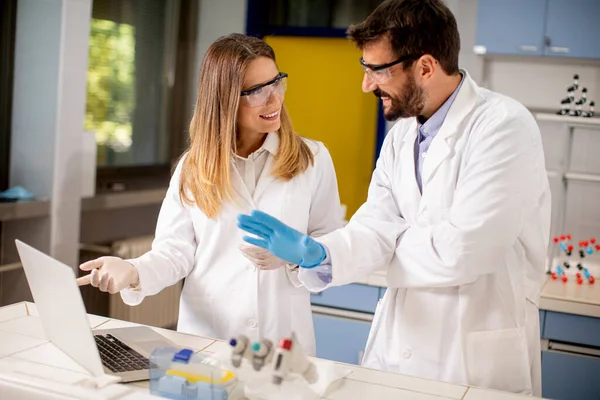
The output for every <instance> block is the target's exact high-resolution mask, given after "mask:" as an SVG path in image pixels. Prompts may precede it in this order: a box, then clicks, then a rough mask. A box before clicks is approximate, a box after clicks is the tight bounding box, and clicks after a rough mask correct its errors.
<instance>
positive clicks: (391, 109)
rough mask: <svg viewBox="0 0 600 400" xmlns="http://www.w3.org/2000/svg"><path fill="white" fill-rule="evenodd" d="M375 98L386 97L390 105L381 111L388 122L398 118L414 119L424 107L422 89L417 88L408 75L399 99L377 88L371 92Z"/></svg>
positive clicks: (413, 80)
mask: <svg viewBox="0 0 600 400" xmlns="http://www.w3.org/2000/svg"><path fill="white" fill-rule="evenodd" d="M373 94H375V96H377V97H380V98H381V97H387V98H389V99H390V104H389V106H388V107H387V108H384V110H383V116H384V118H385V119H386V120H388V121H395V120H397V119H400V118H409V117H416V116H418V115H419V114H421V113H422V111H423V108H424V106H425V92H424V90H423V88H422V87H420V86H417V83H416V82H415V78H413V77H412V76H411V75H408V80H407V81H406V83H405V84H404V87H403V88H402V91H401V94H400V97H393V96H391V95H390V94H389V93H386V92H384V91H382V90H381V89H379V88H377V89H375V90H374V91H373Z"/></svg>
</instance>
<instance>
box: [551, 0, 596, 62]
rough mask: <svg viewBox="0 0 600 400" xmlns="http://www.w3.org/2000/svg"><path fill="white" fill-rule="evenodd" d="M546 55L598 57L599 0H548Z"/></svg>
mask: <svg viewBox="0 0 600 400" xmlns="http://www.w3.org/2000/svg"><path fill="white" fill-rule="evenodd" d="M546 35H547V36H548V39H549V43H548V46H547V47H546V55H552V56H559V57H581V58H600V1H598V0H569V1H566V0H548V18H547V27H546Z"/></svg>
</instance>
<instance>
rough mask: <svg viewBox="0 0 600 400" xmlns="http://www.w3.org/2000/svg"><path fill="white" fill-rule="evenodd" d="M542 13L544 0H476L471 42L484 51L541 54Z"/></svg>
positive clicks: (542, 41) (544, 12)
mask: <svg viewBox="0 0 600 400" xmlns="http://www.w3.org/2000/svg"><path fill="white" fill-rule="evenodd" d="M563 1H564V0H563ZM591 1H594V0H591ZM545 17H546V0H526V1H523V0H502V1H499V0H479V5H478V10H477V37H476V40H475V44H476V45H477V46H484V47H485V48H486V53H488V54H531V55H543V54H544V24H545ZM570 26H571V28H573V25H570Z"/></svg>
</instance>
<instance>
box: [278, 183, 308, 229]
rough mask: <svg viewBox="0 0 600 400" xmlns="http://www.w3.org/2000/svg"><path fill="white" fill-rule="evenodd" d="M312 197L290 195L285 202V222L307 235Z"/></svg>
mask: <svg viewBox="0 0 600 400" xmlns="http://www.w3.org/2000/svg"><path fill="white" fill-rule="evenodd" d="M310 203H311V198H310V195H308V194H306V193H288V194H286V196H285V197H284V200H283V204H282V207H283V210H282V214H283V222H284V223H285V224H287V225H289V226H291V227H292V228H294V229H297V230H299V231H300V232H302V233H307V229H308V218H309V215H310Z"/></svg>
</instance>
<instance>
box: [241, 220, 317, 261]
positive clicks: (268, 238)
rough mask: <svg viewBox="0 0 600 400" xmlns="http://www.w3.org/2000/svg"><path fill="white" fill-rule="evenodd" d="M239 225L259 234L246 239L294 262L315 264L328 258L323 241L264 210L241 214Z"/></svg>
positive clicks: (245, 238) (283, 258)
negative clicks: (321, 242)
mask: <svg viewBox="0 0 600 400" xmlns="http://www.w3.org/2000/svg"><path fill="white" fill-rule="evenodd" d="M238 227H239V228H240V229H242V230H244V231H246V232H248V233H251V234H253V235H256V236H258V238H255V237H251V236H244V241H246V242H247V243H250V244H253V245H255V246H258V247H262V248H263V249H265V250H268V251H269V252H270V253H271V254H273V255H275V256H276V257H279V258H281V259H282V260H285V261H287V262H288V263H290V264H295V265H299V266H301V267H303V268H313V267H316V266H317V265H319V264H321V262H322V261H323V260H324V259H325V248H324V247H323V245H321V244H320V243H318V242H317V241H315V240H313V239H312V238H311V237H310V236H308V235H305V234H303V233H301V232H298V231H297V230H295V229H293V228H291V227H289V226H287V225H285V224H284V223H282V222H281V221H279V220H278V219H277V218H274V217H272V216H270V215H268V214H265V213H264V212H262V211H258V210H253V211H252V212H251V213H250V215H243V214H241V215H239V216H238Z"/></svg>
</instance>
